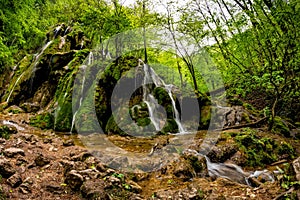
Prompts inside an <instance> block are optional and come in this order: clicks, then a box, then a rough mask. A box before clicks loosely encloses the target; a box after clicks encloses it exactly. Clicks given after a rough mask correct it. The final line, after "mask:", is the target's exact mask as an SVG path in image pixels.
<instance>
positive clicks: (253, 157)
mask: <svg viewBox="0 0 300 200" xmlns="http://www.w3.org/2000/svg"><path fill="white" fill-rule="evenodd" d="M256 133H257V132H256V131H255V130H251V129H244V130H243V131H242V132H240V133H238V134H237V135H235V137H234V139H235V141H236V142H237V143H238V144H239V146H240V148H241V149H242V151H244V153H245V155H246V157H247V163H246V165H248V166H252V167H255V166H264V165H266V164H271V163H273V162H276V161H278V159H280V157H281V156H285V157H287V158H289V159H292V158H294V156H295V150H294V148H293V147H292V146H291V145H290V144H289V143H287V142H284V141H282V142H279V141H276V140H274V139H271V138H268V137H258V136H257V134H256Z"/></svg>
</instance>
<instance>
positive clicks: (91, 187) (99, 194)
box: [80, 179, 110, 200]
mask: <svg viewBox="0 0 300 200" xmlns="http://www.w3.org/2000/svg"><path fill="white" fill-rule="evenodd" d="M105 187H106V185H105V182H104V181H103V180H101V179H99V180H97V181H95V180H87V181H86V182H84V183H83V185H82V186H81V188H80V191H81V194H82V197H84V198H86V199H91V200H93V199H102V200H105V199H110V198H109V196H108V194H107V193H106V192H105Z"/></svg>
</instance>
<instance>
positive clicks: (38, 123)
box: [30, 112, 54, 129]
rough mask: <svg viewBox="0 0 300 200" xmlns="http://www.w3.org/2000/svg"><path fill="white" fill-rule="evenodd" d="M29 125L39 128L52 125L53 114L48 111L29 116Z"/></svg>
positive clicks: (46, 127) (49, 127) (51, 126)
mask: <svg viewBox="0 0 300 200" xmlns="http://www.w3.org/2000/svg"><path fill="white" fill-rule="evenodd" d="M30 125H32V126H34V127H38V128H41V129H51V128H53V127H54V116H53V115H52V114H50V113H48V112H46V113H42V114H39V115H37V116H34V117H31V118H30Z"/></svg>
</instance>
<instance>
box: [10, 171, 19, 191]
mask: <svg viewBox="0 0 300 200" xmlns="http://www.w3.org/2000/svg"><path fill="white" fill-rule="evenodd" d="M7 183H8V184H9V185H10V186H11V187H13V188H16V187H18V186H19V185H21V184H22V178H21V176H20V174H18V173H15V174H14V175H12V176H11V177H10V178H9V179H7Z"/></svg>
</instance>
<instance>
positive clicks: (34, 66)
mask: <svg viewBox="0 0 300 200" xmlns="http://www.w3.org/2000/svg"><path fill="white" fill-rule="evenodd" d="M52 42H53V41H52V40H51V41H49V42H47V43H46V44H45V45H44V46H43V47H42V49H41V51H40V52H39V53H38V54H37V55H36V56H35V60H34V63H33V69H32V74H31V80H30V88H32V84H33V79H34V76H35V74H34V73H35V71H36V66H37V64H38V61H39V58H40V57H41V55H42V54H43V53H44V51H45V50H46V49H47V48H48V47H49V45H50V44H51V43H52ZM24 74H25V71H24V72H23V73H22V74H21V75H20V76H19V77H18V78H17V80H16V82H15V83H14V85H13V87H12V89H11V91H10V93H9V95H8V97H7V99H6V102H7V103H8V102H9V100H10V97H11V95H12V93H13V91H14V90H15V87H16V86H17V84H18V83H19V81H20V80H21V78H22V77H23V76H24Z"/></svg>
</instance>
